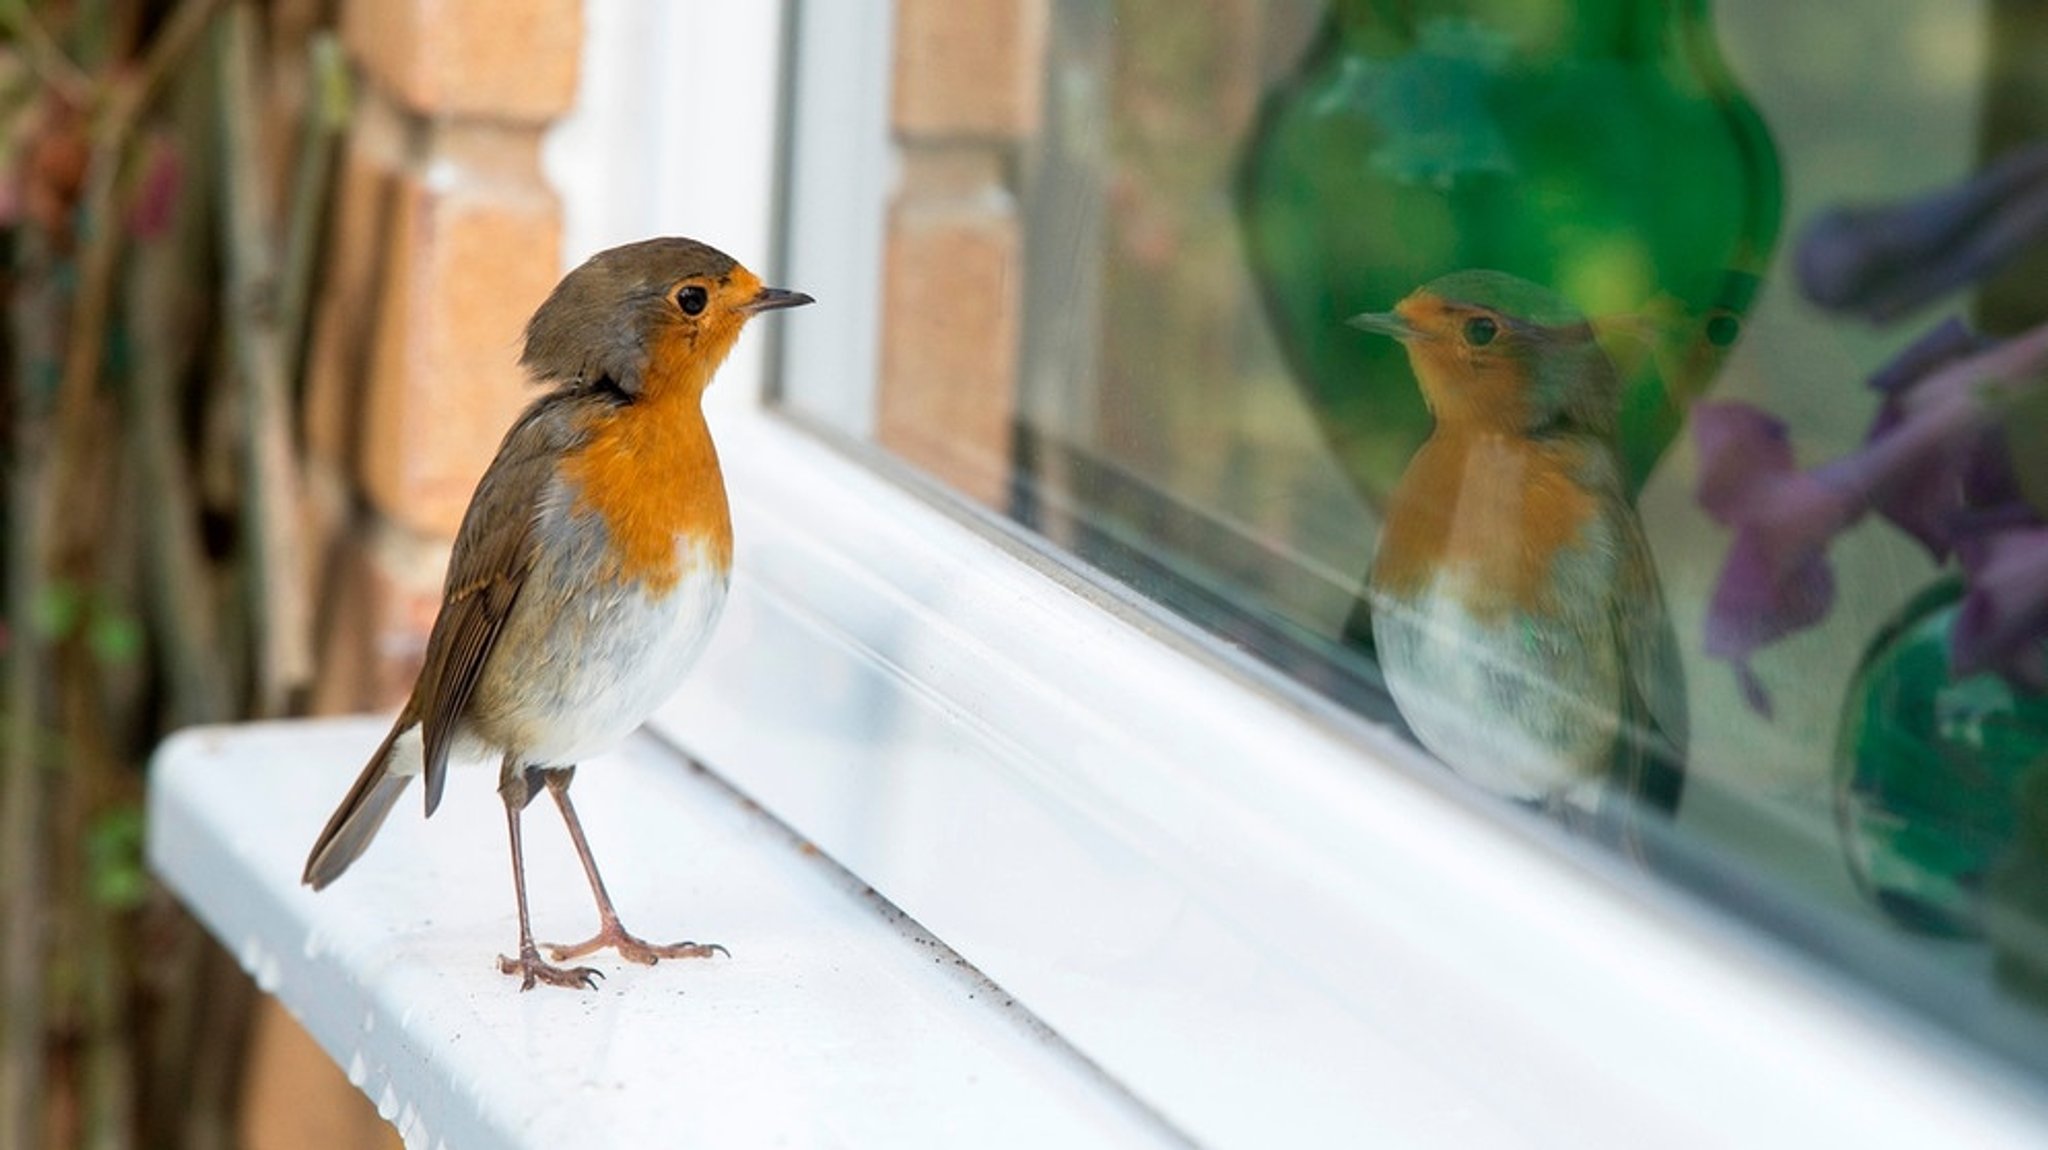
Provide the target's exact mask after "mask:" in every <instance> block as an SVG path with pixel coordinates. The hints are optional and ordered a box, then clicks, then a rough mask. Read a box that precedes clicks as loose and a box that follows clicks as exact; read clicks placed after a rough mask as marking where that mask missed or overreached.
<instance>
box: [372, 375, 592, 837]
mask: <svg viewBox="0 0 2048 1150" xmlns="http://www.w3.org/2000/svg"><path fill="white" fill-rule="evenodd" d="M570 408H571V403H570V402H568V397H566V396H563V395H561V394H560V393H557V394H556V395H551V396H548V397H546V398H544V399H542V400H540V401H539V402H537V403H535V404H534V405H533V406H532V407H529V408H527V409H526V413H525V414H524V415H522V416H520V418H519V422H518V423H516V424H514V425H513V426H512V430H511V431H509V432H507V433H506V435H505V441H504V442H503V443H502V444H500V445H499V447H498V455H497V458H495V459H493V460H492V461H491V466H490V469H489V470H487V471H486V472H485V473H484V478H483V480H482V481H481V482H480V483H478V484H477V489H476V494H475V495H474V496H472V497H471V498H470V503H469V510H468V511H467V512H466V513H464V515H463V517H462V529H461V530H460V531H459V532H457V533H456V536H455V551H454V554H453V556H452V557H451V558H450V560H449V565H448V582H447V586H446V588H445V590H444V591H443V593H442V602H441V613H440V615H438V616H437V617H436V618H435V619H434V629H433V631H432V632H431V633H430V634H429V635H428V637H427V655H426V661H425V664H424V665H423V666H422V667H421V668H420V678H419V683H418V685H417V686H415V687H414V688H413V698H412V702H411V704H409V709H410V710H412V711H413V713H415V714H417V715H418V716H419V720H420V736H421V740H422V742H423V743H424V744H425V768H424V769H425V774H426V781H427V794H426V801H427V814H429V815H432V814H433V813H434V808H436V807H438V806H440V805H441V788H442V786H443V785H444V784H445V783H446V781H447V774H448V751H449V748H450V747H451V746H452V745H453V744H454V740H455V734H456V731H457V729H458V727H459V726H460V725H461V721H462V716H463V713H464V711H465V709H466V708H467V707H468V706H469V699H470V696H471V695H472V694H473V693H474V692H475V691H476V684H477V679H478V677H479V676H481V675H482V674H483V669H484V664H485V662H487V661H488V660H489V659H490V657H491V650H492V648H493V647H495V646H496V645H497V641H498V635H499V634H500V633H501V632H502V631H503V630H504V627H505V620H506V619H507V618H508V617H509V616H510V615H511V614H512V608H513V605H514V604H515V603H517V602H518V601H519V592H520V589H521V588H522V587H524V586H525V583H526V576H527V574H528V572H530V571H531V570H532V568H533V544H534V539H533V525H534V520H535V518H536V517H537V515H538V514H539V512H540V502H541V499H542V497H543V495H544V493H545V492H546V490H547V486H548V483H549V481H550V480H552V479H553V478H554V474H555V464H556V461H557V460H558V459H559V458H560V457H561V452H562V451H563V450H565V449H566V448H568V447H569V446H570V445H571V442H572V439H573V435H572V429H573V426H574V422H575V421H574V419H573V417H572V413H571V411H570Z"/></svg>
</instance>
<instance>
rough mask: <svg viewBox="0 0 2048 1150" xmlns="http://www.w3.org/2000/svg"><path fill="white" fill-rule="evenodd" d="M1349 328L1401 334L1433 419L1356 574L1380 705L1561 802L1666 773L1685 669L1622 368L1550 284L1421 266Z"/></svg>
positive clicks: (1431, 737)
mask: <svg viewBox="0 0 2048 1150" xmlns="http://www.w3.org/2000/svg"><path fill="white" fill-rule="evenodd" d="M1350 322H1351V324H1352V325H1353V326H1355V327H1359V328H1363V329H1365V330H1367V331H1371V332H1377V333H1380V334H1382V335H1388V336H1392V337H1393V338H1394V339H1397V340H1399V341H1400V342H1401V344H1402V345H1403V346H1404V347H1405V348H1406V350H1407V354H1408V362H1409V364H1410V366H1411V368H1412V369H1413V371H1414V373H1415V378H1416V381H1417V383H1418V384H1419V385H1420V387H1421V391H1422V395H1423V398H1424V400H1425V402H1426V403H1427V404H1428V407H1429V410H1430V413H1431V415H1432V417H1433V419H1434V427H1433V429H1432V430H1431V432H1430V435H1429V437H1428V438H1427V439H1426V440H1425V441H1424V442H1423V444H1422V446H1421V448H1420V449H1418V450H1417V451H1416V453H1415V455H1414V457H1413V458H1411V459H1410V460H1409V462H1408V465H1407V468H1406V469H1405V470H1404V472H1403V473H1402V476H1401V478H1400V481H1399V482H1398V484H1397V485H1396V486H1395V489H1394V493H1393V496H1392V498H1391V499H1390V500H1389V503H1388V507H1387V515H1386V520H1385V525H1384V528H1383V530H1382V532H1381V535H1380V541H1379V547H1378V551H1377V553H1376V554H1375V556H1374V559H1373V566H1372V572H1371V575H1370V576H1369V582H1368V590H1369V595H1370V598H1371V601H1372V610H1373V613H1372V633H1373V639H1374V643H1375V645H1376V647H1377V649H1378V654H1379V660H1380V666H1381V670H1382V671H1383V673H1384V674H1385V677H1386V681H1387V686H1388V690H1389V693H1391V694H1392V695H1393V698H1394V703H1395V706H1396V707H1397V708H1398V709H1399V710H1400V713H1401V716H1402V718H1403V719H1405V720H1406V721H1407V723H1408V724H1409V726H1410V728H1411V729H1412V730H1413V731H1414V732H1415V735H1416V737H1417V738H1418V739H1419V740H1420V741H1421V742H1422V744H1423V746H1425V747H1427V748H1428V749H1429V750H1430V751H1431V752H1432V753H1433V754H1435V755H1436V756H1437V757H1438V758H1440V759H1442V760H1443V761H1444V762H1445V763H1446V764H1447V765H1448V766H1450V767H1451V769H1452V770H1454V771H1456V772H1457V773H1458V774H1460V775H1462V776H1464V777H1465V778H1468V779H1470V780H1472V781H1474V782H1476V783H1478V784H1479V785H1480V786H1482V787H1484V788H1486V789H1487V790H1489V791H1492V792H1494V793H1497V794H1500V795H1504V796H1508V797H1511V798H1515V799H1519V800H1525V801H1530V802H1534V803H1537V804H1540V805H1542V806H1545V807H1547V808H1553V809H1555V808H1560V807H1561V808H1562V813H1565V814H1567V815H1572V814H1574V813H1575V812H1576V811H1578V810H1582V809H1584V808H1585V807H1586V806H1587V805H1588V800H1589V799H1592V798H1594V797H1595V796H1596V795H1598V796H1600V797H1601V798H1603V800H1604V799H1605V798H1609V797H1612V798H1617V799H1621V800H1625V801H1621V802H1619V803H1617V804H1615V805H1612V806H1610V805H1609V804H1608V803H1607V802H1606V801H1601V802H1599V803H1598V806H1599V807H1600V808H1602V809H1603V811H1604V812H1605V813H1604V814H1603V822H1604V824H1605V825H1606V826H1607V827H1608V828H1610V829H1611V830H1612V831H1613V832H1614V833H1615V834H1616V836H1617V837H1619V838H1621V839H1622V840H1624V841H1625V843H1626V844H1627V845H1631V846H1635V845H1639V844H1638V843H1637V840H1636V838H1635V834H1636V830H1637V828H1638V824H1637V823H1636V822H1635V821H1634V819H1635V812H1636V811H1637V810H1639V809H1642V808H1645V807H1646V808H1647V809H1650V810H1655V811H1659V812H1661V813H1663V814H1665V815H1669V814H1670V813H1672V812H1674V811H1675V810H1676V808H1677V804H1678V799H1679V794H1680V791H1681V790H1682V788H1683V784H1684V765H1683V750H1684V747H1685V745H1686V725H1687V718H1686V701H1685V684H1684V677H1683V673H1682V670H1681V667H1680V665H1679V661H1678V650H1677V644H1676V641H1675V636H1674V634H1673V632H1672V629H1671V626H1670V623H1669V620H1668V618H1667V617H1666V615H1665V611H1664V599H1663V592H1662V590H1661V588H1660V587H1659V585H1658V581H1657V574H1656V570H1655V568H1654V567H1653V566H1652V564H1651V560H1650V551H1649V547H1648V546H1647V544H1646V543H1645V541H1644V538H1643V531H1642V525H1641V523H1640V522H1639V521H1638V519H1637V518H1636V514H1635V511H1634V509H1633V508H1632V507H1631V506H1630V504H1629V502H1628V499H1627V497H1626V496H1625V495H1624V479H1623V471H1622V468H1621V464H1620V460H1619V458H1618V455H1617V451H1616V445H1615V428H1616V425H1617V414H1618V408H1619V404H1620V397H1621V390H1622V389H1621V382H1620V378H1619V376H1618V374H1617V373H1616V371H1615V370H1614V366H1613V364H1612V363H1611V362H1610V361H1609V359H1608V356H1607V353H1606V352H1605V351H1604V350H1603V349H1602V347H1601V344H1600V342H1599V340H1598V338H1597V336H1596V333H1595V331H1594V328H1593V326H1592V325H1591V324H1590V323H1589V322H1587V321H1586V319H1585V318H1584V317H1583V316H1582V315H1580V314H1579V313H1578V312H1577V311H1576V309H1574V308H1573V307H1572V306H1571V305H1570V304H1569V303H1567V302H1566V301H1565V300H1564V299H1563V297H1561V296H1559V295H1557V294H1556V293H1555V292H1552V291H1549V290H1548V289H1545V288H1543V287H1540V286H1538V285H1536V284H1533V283H1529V282H1528V281H1525V280H1520V279H1517V278H1515V277H1513V276H1509V275H1506V274H1504V273H1501V272H1493V271H1463V272H1457V273H1453V274H1451V275H1448V276H1444V277H1442V278H1440V279H1437V280H1434V281H1432V282H1431V283H1429V284H1428V285H1426V286H1424V287H1423V288H1421V289H1419V290H1417V291H1416V292H1414V293H1413V294H1411V295H1410V296H1408V298H1406V299H1404V300H1402V301H1401V302H1400V304H1399V305H1398V306H1396V307H1395V309H1394V310H1393V311H1391V312H1386V313H1369V314H1366V315H1360V316H1356V317H1354V318H1353V319H1352V320H1351V321H1350Z"/></svg>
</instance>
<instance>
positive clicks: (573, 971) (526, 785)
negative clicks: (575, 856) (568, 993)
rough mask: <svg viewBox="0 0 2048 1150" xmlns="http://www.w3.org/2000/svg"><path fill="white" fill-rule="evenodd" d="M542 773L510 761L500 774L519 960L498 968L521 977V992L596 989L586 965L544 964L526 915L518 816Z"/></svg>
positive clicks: (594, 977) (506, 960) (504, 960)
mask: <svg viewBox="0 0 2048 1150" xmlns="http://www.w3.org/2000/svg"><path fill="white" fill-rule="evenodd" d="M539 774H540V772H539V771H537V770H535V769H533V768H531V767H528V768H525V769H521V768H519V767H518V766H516V765H514V763H513V762H512V760H511V759H509V758H508V759H506V760H505V765H504V766H503V767H501V768H499V771H498V795H499V797H501V798H503V799H504V800H505V826H506V828H507V829H508V830H509V831H511V834H512V892H513V894H514V895H516V896H517V897H518V899H519V957H518V958H506V957H505V956H504V955H499V956H498V969H499V970H501V971H503V972H505V973H506V974H516V975H518V976H520V977H519V989H521V990H532V989H533V984H534V983H536V982H545V983H547V984H548V985H549V986H571V987H582V988H583V989H585V990H596V989H597V980H598V979H599V978H601V977H603V976H602V975H600V974H599V973H598V972H597V971H595V970H592V969H591V968H590V967H587V966H572V967H568V968H566V969H564V968H563V967H559V966H550V965H548V964H547V963H545V962H543V961H541V957H540V948H539V947H537V946H535V945H534V943H533V923H532V920H531V919H529V918H528V917H527V914H526V853H525V851H524V849H523V848H521V846H520V844H519V816H520V815H521V814H522V813H524V812H525V810H526V806H527V804H528V803H531V802H532V801H533V795H534V792H535V791H537V790H539V789H540V788H539V787H538V786H537V785H536V784H537V783H538V778H537V776H538V775H539Z"/></svg>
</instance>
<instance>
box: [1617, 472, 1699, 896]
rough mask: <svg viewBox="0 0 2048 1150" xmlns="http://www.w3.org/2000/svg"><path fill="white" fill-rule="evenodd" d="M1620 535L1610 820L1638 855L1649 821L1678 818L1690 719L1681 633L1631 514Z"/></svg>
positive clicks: (1626, 515)
mask: <svg viewBox="0 0 2048 1150" xmlns="http://www.w3.org/2000/svg"><path fill="white" fill-rule="evenodd" d="M1616 518H1617V521H1618V527H1619V528H1620V533H1621V555H1620V556H1619V558H1620V564H1619V567H1618V569H1617V582H1616V592H1617V594H1616V596H1615V605H1616V615H1615V637H1616V640H1617V642H1618V643H1619V645H1620V647H1621V651H1620V654H1621V659H1622V667H1623V675H1622V684H1621V688H1622V689H1621V694H1622V697H1621V727H1620V729H1619V730H1618V731H1616V732H1615V747H1614V761H1613V763H1612V764H1611V773H1610V775H1609V791H1608V798H1609V801H1608V802H1607V803H1603V804H1602V805H1603V808H1607V807H1612V810H1610V811H1609V812H1608V819H1609V821H1610V823H1611V824H1612V825H1613V826H1614V827H1615V830H1616V834H1617V837H1618V839H1619V840H1620V843H1619V845H1621V846H1622V847H1623V849H1625V850H1627V851H1628V853H1630V854H1631V855H1634V856H1636V857H1638V858H1641V857H1642V856H1643V854H1644V852H1645V851H1646V850H1647V849H1648V847H1649V844H1648V843H1646V842H1645V841H1644V840H1645V832H1646V829H1647V827H1648V826H1649V822H1650V820H1651V819H1667V820H1668V819H1670V818H1673V817H1675V816H1676V814H1677V812H1678V804H1679V801H1680V799H1681V797H1682V796H1683V795H1684V792H1685V775H1686V761H1685V760H1686V749H1687V745H1688V742H1689V739H1690V731H1689V729H1688V728H1689V727H1690V722H1689V716H1688V715H1687V710H1686V698H1685V669H1684V667H1683V665H1682V664H1680V662H1679V658H1678V636H1677V633H1676V632H1675V631H1674V630H1673V629H1672V626H1671V617H1670V615H1669V614H1667V613H1666V611H1665V609H1664V592H1663V587H1662V586H1661V584H1660V583H1659V582H1658V579H1657V569H1656V567H1655V565H1654V564H1653V562H1652V560H1651V558H1650V547H1649V543H1648V541H1647V540H1645V539H1644V538H1643V531H1642V525H1641V524H1640V523H1639V522H1638V521H1637V520H1636V517H1635V514H1634V512H1632V511H1626V510H1624V511H1623V512H1622V513H1621V514H1619V515H1618V516H1617V517H1616Z"/></svg>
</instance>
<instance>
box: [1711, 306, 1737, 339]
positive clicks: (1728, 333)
mask: <svg viewBox="0 0 2048 1150" xmlns="http://www.w3.org/2000/svg"><path fill="white" fill-rule="evenodd" d="M1741 334H1742V321H1741V320H1739V319H1736V318H1735V316H1734V314H1733V313H1730V312H1725V311H1724V312H1722V313H1721V314H1719V315H1717V316H1715V317H1714V318H1712V319H1710V320H1708V321H1707V342H1708V343H1711V344H1713V345H1714V346H1715V347H1728V346H1730V345H1732V344H1733V343H1734V342H1735V337H1737V336H1739V335H1741Z"/></svg>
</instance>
